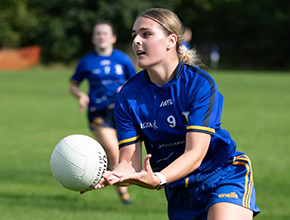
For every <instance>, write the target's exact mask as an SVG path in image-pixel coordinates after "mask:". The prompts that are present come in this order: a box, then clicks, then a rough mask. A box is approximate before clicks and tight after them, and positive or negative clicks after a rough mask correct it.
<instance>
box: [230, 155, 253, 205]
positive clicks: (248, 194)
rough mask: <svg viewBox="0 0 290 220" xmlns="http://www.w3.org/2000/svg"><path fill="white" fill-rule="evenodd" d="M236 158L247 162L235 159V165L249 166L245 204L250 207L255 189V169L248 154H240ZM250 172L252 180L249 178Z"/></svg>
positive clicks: (244, 197) (246, 177) (246, 178)
mask: <svg viewBox="0 0 290 220" xmlns="http://www.w3.org/2000/svg"><path fill="white" fill-rule="evenodd" d="M235 159H236V160H243V161H246V162H248V163H249V165H250V166H249V165H248V163H246V162H242V161H234V162H233V165H243V166H245V167H246V168H247V173H246V175H245V193H244V196H243V206H244V207H246V208H250V201H251V195H252V190H253V171H252V164H251V161H250V159H249V158H248V156H247V155H239V156H237V157H236V158H235ZM250 172H251V174H250V180H249V177H248V176H249V173H250Z"/></svg>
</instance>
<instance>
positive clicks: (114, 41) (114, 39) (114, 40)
mask: <svg viewBox="0 0 290 220" xmlns="http://www.w3.org/2000/svg"><path fill="white" fill-rule="evenodd" d="M116 42H117V36H115V35H114V36H113V37H112V44H115V43H116Z"/></svg>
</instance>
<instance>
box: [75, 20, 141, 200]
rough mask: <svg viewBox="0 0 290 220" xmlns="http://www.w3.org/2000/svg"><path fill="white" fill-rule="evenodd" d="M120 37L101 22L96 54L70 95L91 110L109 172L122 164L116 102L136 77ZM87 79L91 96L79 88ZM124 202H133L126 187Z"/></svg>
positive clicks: (85, 61)
mask: <svg viewBox="0 0 290 220" xmlns="http://www.w3.org/2000/svg"><path fill="white" fill-rule="evenodd" d="M116 40H117V37H116V33H115V29H114V27H113V25H112V24H111V23H110V22H109V21H102V22H99V23H97V24H96V25H95V26H94V28H93V36H92V43H93V45H94V47H95V48H94V49H95V50H94V51H93V52H91V53H89V54H87V55H86V56H84V57H83V58H82V59H81V60H80V61H79V63H78V66H77V68H76V71H75V73H74V74H73V76H72V77H71V84H70V92H71V93H72V95H74V96H75V97H76V98H78V99H79V110H80V111H83V110H86V109H88V120H89V125H90V129H91V130H92V132H93V133H94V135H95V136H96V138H97V140H98V141H99V142H100V144H101V145H102V146H103V147H104V149H105V151H106V153H107V156H108V162H109V166H108V168H109V170H113V169H114V168H115V166H116V165H117V164H118V158H119V149H118V141H117V134H116V130H115V121H114V115H113V110H114V100H115V97H116V94H117V93H118V92H119V91H120V89H121V87H122V86H123V85H124V84H125V82H126V81H127V80H128V79H130V78H131V77H133V76H134V75H135V74H136V70H135V67H134V65H133V63H132V61H131V60H130V58H129V57H128V56H127V55H126V54H124V53H122V52H121V51H119V50H117V49H114V48H113V45H114V43H115V42H116ZM84 79H87V80H88V82H89V92H88V94H85V93H83V92H82V91H80V89H79V85H80V83H81V82H82V81H83V80H84ZM117 190H118V192H119V195H120V198H121V201H122V202H123V203H124V204H129V203H131V199H130V195H129V194H128V192H127V188H126V187H117Z"/></svg>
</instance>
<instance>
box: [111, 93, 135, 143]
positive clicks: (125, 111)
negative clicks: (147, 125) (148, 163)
mask: <svg viewBox="0 0 290 220" xmlns="http://www.w3.org/2000/svg"><path fill="white" fill-rule="evenodd" d="M129 102H130V101H128V100H125V98H124V96H122V95H121V94H120V93H119V94H118V95H117V97H116V99H115V109H114V116H115V121H116V130H117V134H118V141H119V148H121V147H123V146H127V145H130V144H133V143H137V142H138V141H139V140H141V136H140V133H139V132H138V126H137V123H136V121H135V119H134V118H133V117H134V116H133V115H134V114H132V110H130V108H129V106H130V103H129ZM130 111H131V112H130Z"/></svg>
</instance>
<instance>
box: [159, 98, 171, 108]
mask: <svg viewBox="0 0 290 220" xmlns="http://www.w3.org/2000/svg"><path fill="white" fill-rule="evenodd" d="M169 105H173V102H172V99H167V100H165V101H162V102H161V103H160V105H159V107H164V106H169Z"/></svg>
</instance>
